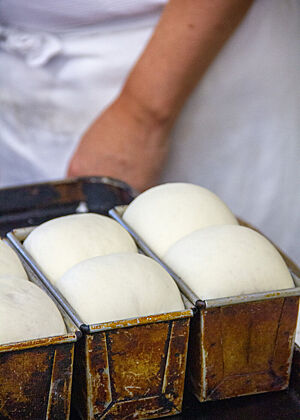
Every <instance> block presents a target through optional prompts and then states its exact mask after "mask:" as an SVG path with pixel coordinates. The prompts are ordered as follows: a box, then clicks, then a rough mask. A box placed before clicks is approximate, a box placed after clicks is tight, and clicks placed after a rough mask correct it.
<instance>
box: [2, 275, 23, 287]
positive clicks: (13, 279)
mask: <svg viewBox="0 0 300 420" xmlns="http://www.w3.org/2000/svg"><path fill="white" fill-rule="evenodd" d="M24 281H25V282H27V281H28V279H24V277H17V276H11V275H7V276H6V275H1V276H0V284H9V285H11V286H18V285H19V284H23V282H24Z"/></svg>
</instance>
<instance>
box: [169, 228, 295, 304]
mask: <svg viewBox="0 0 300 420" xmlns="http://www.w3.org/2000/svg"><path fill="white" fill-rule="evenodd" d="M164 261H165V262H166V263H167V264H168V265H169V266H170V267H172V268H173V270H174V271H175V272H176V273H177V274H178V275H179V276H180V277H181V278H182V279H183V280H185V282H186V283H187V284H188V285H189V286H190V288H191V289H192V290H193V291H194V292H195V293H196V295H197V296H198V297H199V298H201V299H212V298H220V297H225V296H236V295H241V294H247V293H253V292H261V291H269V290H276V289H286V288H291V287H294V282H293V280H292V277H291V275H290V273H289V271H288V269H287V267H286V265H285V263H284V261H283V259H282V257H281V255H280V254H279V252H278V251H277V250H276V248H275V247H274V246H273V245H272V244H271V243H270V242H269V241H268V240H267V239H266V238H265V237H263V236H262V235H260V234H259V233H257V232H255V231H254V230H251V229H249V228H245V227H242V226H213V227H207V228H205V229H201V230H198V231H196V232H193V233H191V234H190V235H188V236H186V237H185V238H182V239H181V240H179V241H178V242H177V243H176V244H174V245H173V246H172V247H171V248H170V249H169V250H168V252H167V253H166V255H165V257H164Z"/></svg>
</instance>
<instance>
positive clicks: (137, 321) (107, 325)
mask: <svg viewBox="0 0 300 420" xmlns="http://www.w3.org/2000/svg"><path fill="white" fill-rule="evenodd" d="M193 315H194V311H193V310H192V309H186V310H183V311H174V312H165V313H162V314H157V315H146V316H143V317H138V318H128V319H124V320H120V321H109V322H104V323H102V324H92V325H89V329H90V331H89V332H90V333H94V332H98V331H108V330H113V329H117V328H128V327H135V326H137V325H145V324H153V323H158V322H166V321H172V320H176V319H183V318H191V317H192V316H193Z"/></svg>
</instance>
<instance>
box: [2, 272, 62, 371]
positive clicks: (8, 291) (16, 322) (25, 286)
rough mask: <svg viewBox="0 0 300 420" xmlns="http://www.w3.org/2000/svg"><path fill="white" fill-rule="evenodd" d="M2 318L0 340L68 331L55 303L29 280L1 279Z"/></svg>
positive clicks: (33, 337) (28, 338) (45, 335)
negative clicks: (11, 282) (12, 280)
mask: <svg viewBox="0 0 300 420" xmlns="http://www.w3.org/2000/svg"><path fill="white" fill-rule="evenodd" d="M20 281H21V280H20ZM0 320H1V322H0V344H4V343H12V342H16V341H24V340H32V339H35V338H42V337H50V336H55V335H61V334H64V333H65V332H66V328H65V324H64V322H63V319H62V316H61V314H60V312H59V310H58V309H57V307H56V306H55V304H54V303H53V302H52V300H51V299H50V298H49V296H48V295H47V294H46V293H45V292H44V291H43V290H41V289H40V288H39V287H38V286H36V285H35V284H33V283H31V282H29V281H23V282H22V283H21V282H20V283H19V284H16V283H15V284H8V283H5V282H0ZM33 363H34V360H33Z"/></svg>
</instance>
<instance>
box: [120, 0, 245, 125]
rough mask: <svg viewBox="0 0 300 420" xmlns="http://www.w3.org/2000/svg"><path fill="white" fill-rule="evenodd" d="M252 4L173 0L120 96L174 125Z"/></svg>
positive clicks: (239, 0)
mask: <svg viewBox="0 0 300 420" xmlns="http://www.w3.org/2000/svg"><path fill="white" fill-rule="evenodd" d="M251 3H252V0H170V2H169V3H168V4H167V6H166V8H165V10H164V12H163V14H162V16H161V19H160V21H159V23H158V25H157V27H156V29H155V31H154V33H153V36H152V38H151V39H150V41H149V43H148V45H147V47H146V48H145V50H144V52H143V54H142V55H141V57H140V59H139V60H138V62H137V63H136V65H135V66H134V68H133V69H132V71H131V73H130V74H129V77H128V79H127V81H126V83H125V85H124V88H123V91H122V94H121V96H125V97H126V98H127V100H129V101H132V102H133V103H134V104H135V105H136V104H138V107H139V108H141V109H142V110H143V112H145V113H149V114H150V115H152V116H153V117H154V118H155V119H157V120H159V121H163V122H164V121H172V120H174V118H175V117H176V115H177V114H178V112H179V111H180V109H181V107H182V105H183V104H184V102H185V100H186V98H187V97H188V95H189V94H190V92H191V91H192V89H193V88H194V86H195V85H196V83H197V82H198V81H199V79H200V78H201V76H202V75H203V74H204V73H205V71H206V69H207V68H208V66H209V64H210V63H211V62H212V60H213V59H214V58H215V56H216V55H217V53H218V52H219V50H220V49H221V48H222V46H223V45H224V43H225V42H226V40H227V39H228V38H229V37H230V35H231V34H232V32H233V31H234V29H235V28H236V27H237V26H238V24H239V23H240V21H241V20H242V18H243V17H244V15H245V14H246V12H247V10H248V8H249V7H250V5H251Z"/></svg>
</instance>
